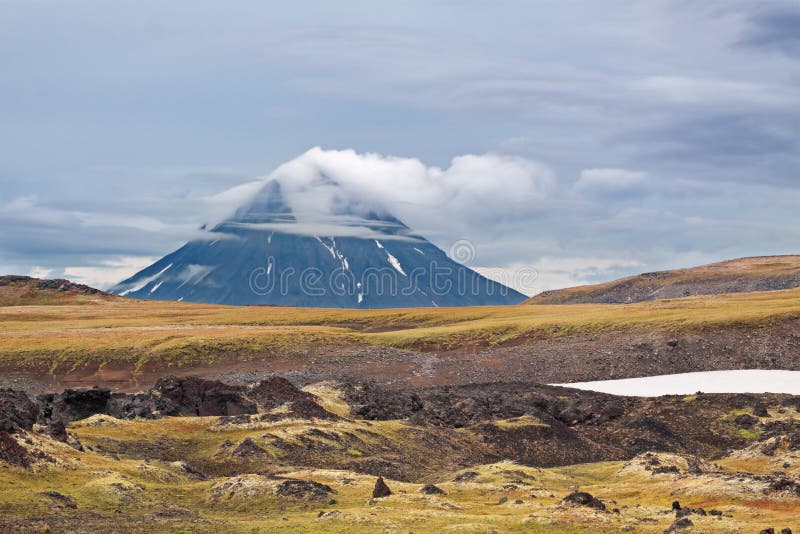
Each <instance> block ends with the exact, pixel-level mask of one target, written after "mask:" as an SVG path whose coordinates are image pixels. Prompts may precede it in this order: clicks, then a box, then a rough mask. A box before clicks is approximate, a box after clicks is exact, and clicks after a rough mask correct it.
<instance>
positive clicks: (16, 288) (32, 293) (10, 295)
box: [0, 274, 117, 306]
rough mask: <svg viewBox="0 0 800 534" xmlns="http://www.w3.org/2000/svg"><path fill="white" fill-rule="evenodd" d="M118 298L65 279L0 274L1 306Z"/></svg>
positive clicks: (73, 302)
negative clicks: (43, 278)
mask: <svg viewBox="0 0 800 534" xmlns="http://www.w3.org/2000/svg"><path fill="white" fill-rule="evenodd" d="M112 298H117V297H115V296H114V295H111V294H109V293H106V292H104V291H100V290H99V289H95V288H93V287H89V286H86V285H83V284H76V283H74V282H70V281H69V280H64V279H54V280H42V279H40V278H32V277H30V276H18V275H13V274H11V275H6V276H0V306H25V305H33V304H38V305H45V304H75V303H80V302H87V301H93V300H98V299H112Z"/></svg>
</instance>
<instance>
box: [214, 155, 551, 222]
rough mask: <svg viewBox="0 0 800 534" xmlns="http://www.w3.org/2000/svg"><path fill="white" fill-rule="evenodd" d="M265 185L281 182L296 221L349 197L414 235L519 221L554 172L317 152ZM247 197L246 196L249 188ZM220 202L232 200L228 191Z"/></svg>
mask: <svg viewBox="0 0 800 534" xmlns="http://www.w3.org/2000/svg"><path fill="white" fill-rule="evenodd" d="M326 178H329V179H332V180H334V181H335V182H336V185H334V184H330V183H327V182H326V181H325V179H326ZM268 179H275V180H278V181H279V182H280V183H281V187H282V191H283V193H284V195H285V197H286V200H287V202H288V203H289V205H290V206H291V207H292V210H293V212H294V214H295V215H296V216H297V219H298V221H299V222H301V223H316V222H320V221H321V220H322V221H323V222H325V223H327V224H329V223H330V221H331V217H332V216H335V215H336V212H337V208H338V207H340V204H341V202H342V199H343V198H345V199H351V198H353V199H358V200H360V201H361V202H362V203H363V204H362V205H361V206H360V207H361V208H362V209H363V210H365V211H368V210H370V209H372V208H373V207H376V206H377V207H383V208H384V209H386V210H387V211H388V212H390V213H391V214H392V215H395V216H396V217H399V218H400V219H402V220H403V221H404V222H406V223H407V224H408V225H409V226H411V227H412V229H414V230H420V231H424V230H425V229H427V228H429V227H435V228H438V229H439V230H443V231H445V232H446V231H447V230H448V229H453V228H454V227H459V226H460V225H461V224H463V221H465V220H466V221H473V222H474V221H481V220H494V219H497V218H499V217H508V216H509V215H510V214H514V215H516V216H519V217H523V216H524V215H525V214H526V213H529V212H531V211H532V210H535V209H536V206H537V203H539V202H542V201H544V200H546V199H547V198H548V196H549V195H550V194H551V193H552V192H553V191H554V190H555V186H556V179H555V174H554V173H553V171H552V170H550V169H549V168H548V167H547V166H546V165H543V164H541V163H538V162H536V161H532V160H530V159H526V158H521V157H515V156H503V155H499V154H483V155H474V154H468V155H463V156H457V157H455V158H453V159H452V161H451V164H450V167H448V168H446V169H441V168H439V167H435V166H426V165H425V164H423V163H422V162H421V161H420V160H418V159H415V158H398V157H391V156H382V155H380V154H374V153H366V154H359V153H357V152H355V151H354V150H323V149H321V148H319V147H315V148H312V149H311V150H309V151H307V152H306V153H304V154H302V155H301V156H299V157H297V158H295V159H293V160H292V161H290V162H288V163H285V164H283V165H281V166H280V167H278V168H277V169H276V170H275V171H274V172H272V173H271V174H270V175H269V177H268ZM246 191H248V192H252V189H249V185H248V189H247V190H246ZM218 197H219V198H235V197H236V195H233V194H231V193H229V192H226V193H224V194H222V195H218ZM350 207H351V208H356V211H357V210H358V208H359V206H350ZM459 221H462V223H460V222H459ZM343 231H345V230H343ZM346 232H348V233H349V232H352V230H346ZM345 235H347V234H345ZM450 235H451V236H452V235H457V232H456V233H451V234H450Z"/></svg>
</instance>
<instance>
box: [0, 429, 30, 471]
mask: <svg viewBox="0 0 800 534" xmlns="http://www.w3.org/2000/svg"><path fill="white" fill-rule="evenodd" d="M0 462H6V463H8V464H11V465H16V466H17V467H24V468H28V467H30V465H31V458H30V455H29V454H28V451H27V449H25V447H23V446H22V445H20V444H19V442H17V440H16V439H14V437H13V436H11V435H10V434H8V433H7V432H2V431H0Z"/></svg>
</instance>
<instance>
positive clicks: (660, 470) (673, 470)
mask: <svg viewBox="0 0 800 534" xmlns="http://www.w3.org/2000/svg"><path fill="white" fill-rule="evenodd" d="M666 473H670V474H676V475H678V474H680V471H679V470H678V468H677V467H675V466H674V465H662V466H661V467H656V468H655V469H653V472H652V474H653V475H663V474H666Z"/></svg>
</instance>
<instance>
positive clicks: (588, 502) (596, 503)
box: [561, 491, 606, 512]
mask: <svg viewBox="0 0 800 534" xmlns="http://www.w3.org/2000/svg"><path fill="white" fill-rule="evenodd" d="M561 502H563V503H569V504H577V505H579V506H588V507H589V508H594V509H596V510H602V511H604V512H605V511H606V505H605V504H603V501H601V500H600V499H598V498H597V497H593V496H592V495H591V494H590V493H586V492H585V491H574V492H572V493H570V494H569V495H567V496H566V497H564V498H563V499H562V500H561Z"/></svg>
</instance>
